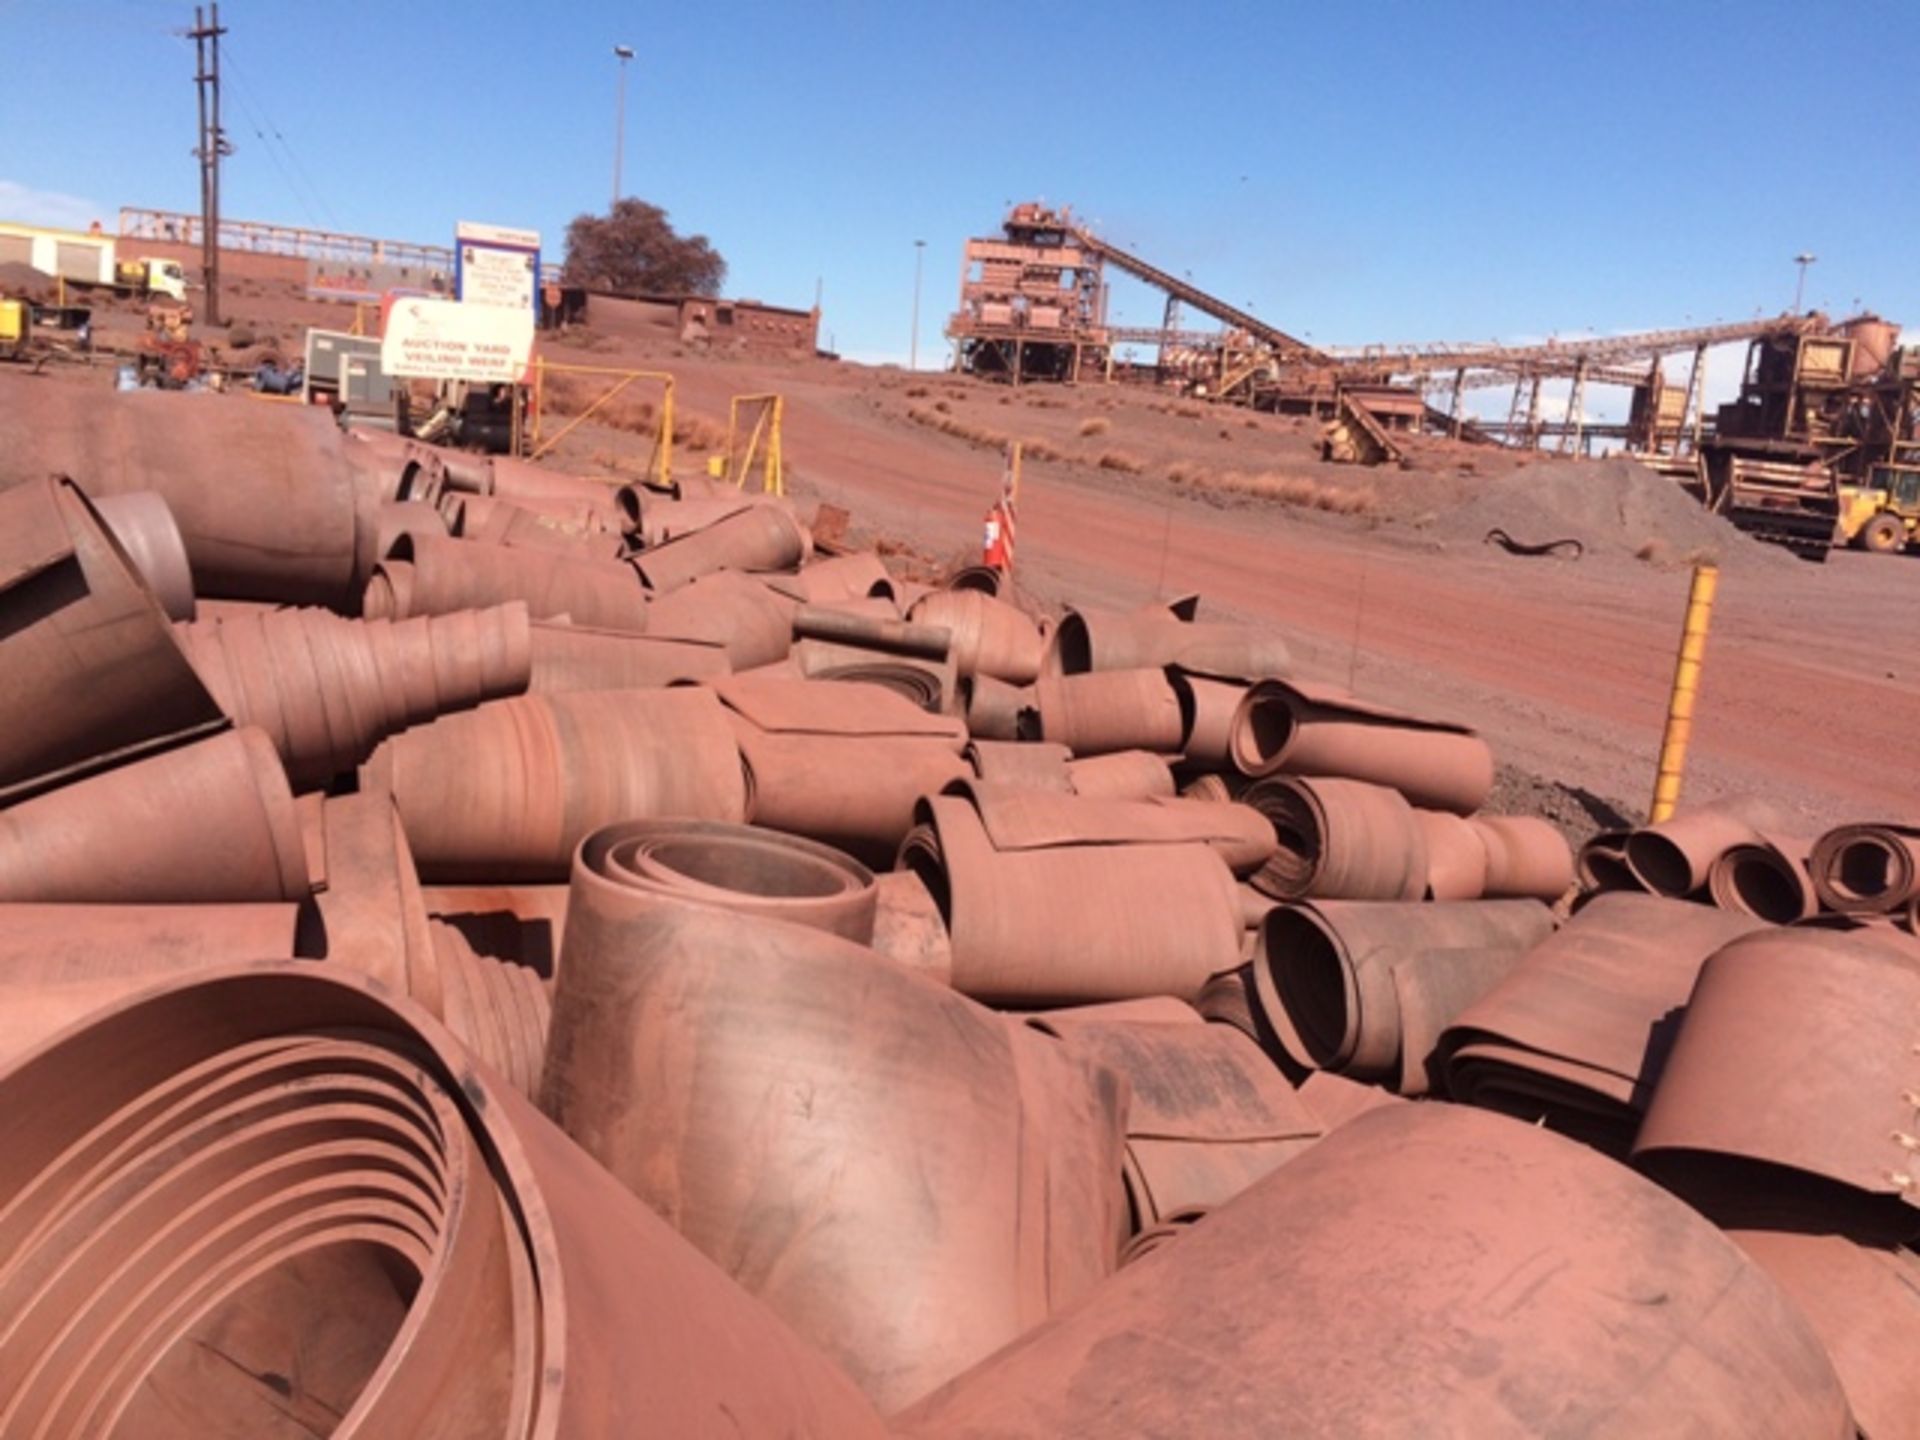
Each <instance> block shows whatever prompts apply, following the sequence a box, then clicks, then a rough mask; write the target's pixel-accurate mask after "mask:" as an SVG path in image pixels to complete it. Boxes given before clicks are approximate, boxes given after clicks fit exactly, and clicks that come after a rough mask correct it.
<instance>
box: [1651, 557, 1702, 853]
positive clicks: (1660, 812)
mask: <svg viewBox="0 0 1920 1440" xmlns="http://www.w3.org/2000/svg"><path fill="white" fill-rule="evenodd" d="M1719 583H1720V571H1719V569H1718V568H1717V567H1716V566H1713V565H1697V566H1695V567H1694V571H1693V585H1692V587H1691V588H1690V589H1689V590H1688V592H1687V619H1686V624H1685V625H1684V626H1683V627H1682V628H1681V631H1680V655H1679V658H1678V659H1676V660H1675V661H1674V666H1673V695H1672V698H1670V699H1669V700H1668V701H1667V733H1666V735H1665V736H1664V737H1663V738H1662V740H1661V742H1660V771H1659V773H1658V774H1657V775H1656V776H1655V777H1654V781H1653V808H1652V809H1651V810H1649V811H1648V813H1647V819H1648V822H1649V823H1651V824H1654V825H1658V824H1659V823H1660V822H1661V821H1662V820H1666V819H1669V818H1670V817H1671V816H1672V815H1673V807H1674V806H1676V805H1677V804H1679V803H1680V779H1681V776H1682V775H1683V774H1684V773H1685V772H1686V768H1687V741H1688V740H1689V739H1691V738H1692V735H1693V704H1694V701H1695V700H1696V699H1698V698H1699V694H1700V663H1701V661H1702V660H1703V659H1705V657H1706V653H1707V624H1708V622H1709V621H1711V620H1712V619H1713V594H1714V591H1715V590H1716V589H1717V588H1718V586H1719Z"/></svg>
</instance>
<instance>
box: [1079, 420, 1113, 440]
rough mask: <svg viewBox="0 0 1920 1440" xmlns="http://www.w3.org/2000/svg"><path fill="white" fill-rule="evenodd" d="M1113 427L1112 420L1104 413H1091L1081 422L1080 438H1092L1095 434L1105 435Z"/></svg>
mask: <svg viewBox="0 0 1920 1440" xmlns="http://www.w3.org/2000/svg"><path fill="white" fill-rule="evenodd" d="M1112 428H1113V424H1112V422H1111V421H1109V420H1108V419H1107V418H1106V417H1105V416H1104V415H1089V416H1088V417H1087V418H1086V419H1084V420H1082V421H1081V422H1080V438H1081V439H1082V440H1091V439H1092V438H1093V437H1094V436H1095V435H1104V434H1106V433H1107V431H1109V430H1111V429H1112Z"/></svg>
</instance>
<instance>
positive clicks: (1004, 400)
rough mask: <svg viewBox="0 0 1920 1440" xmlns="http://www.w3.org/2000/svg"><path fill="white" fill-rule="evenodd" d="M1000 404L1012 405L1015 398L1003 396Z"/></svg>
mask: <svg viewBox="0 0 1920 1440" xmlns="http://www.w3.org/2000/svg"><path fill="white" fill-rule="evenodd" d="M1000 403H1001V404H1002V405H1011V404H1012V403H1013V396H1011V395H1002V396H1001V397H1000Z"/></svg>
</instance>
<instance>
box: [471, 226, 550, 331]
mask: <svg viewBox="0 0 1920 1440" xmlns="http://www.w3.org/2000/svg"><path fill="white" fill-rule="evenodd" d="M454 243H455V244H456V245H457V246H458V247H459V250H458V258H457V260H456V262H455V270H454V273H455V281H456V285H457V288H458V293H459V296H460V298H461V299H462V300H465V301H466V302H468V303H469V304H472V305H499V306H504V307H518V308H519V309H522V310H532V309H534V307H535V301H536V299H537V297H538V295H539V290H540V232H539V231H538V230H514V229H510V228H508V227H506V226H504V225H481V224H477V223H475V222H474V221H471V220H462V221H461V222H460V223H459V224H458V225H457V226H455V227H454Z"/></svg>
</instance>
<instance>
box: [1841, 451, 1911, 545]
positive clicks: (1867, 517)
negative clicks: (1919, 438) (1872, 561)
mask: <svg viewBox="0 0 1920 1440" xmlns="http://www.w3.org/2000/svg"><path fill="white" fill-rule="evenodd" d="M1834 538H1835V540H1836V542H1837V543H1840V544H1845V545H1852V546H1853V547H1854V548H1856V549H1859V550H1871V551H1873V552H1874V553H1875V554H1878V555H1891V554H1895V553H1897V552H1898V551H1901V550H1907V549H1920V465H1876V466H1874V467H1873V470H1872V472H1871V473H1870V474H1869V475H1868V478H1867V483H1866V484H1864V485H1842V486H1841V487H1840V517H1839V520H1838V523H1837V533H1836V534H1835V537H1834Z"/></svg>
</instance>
